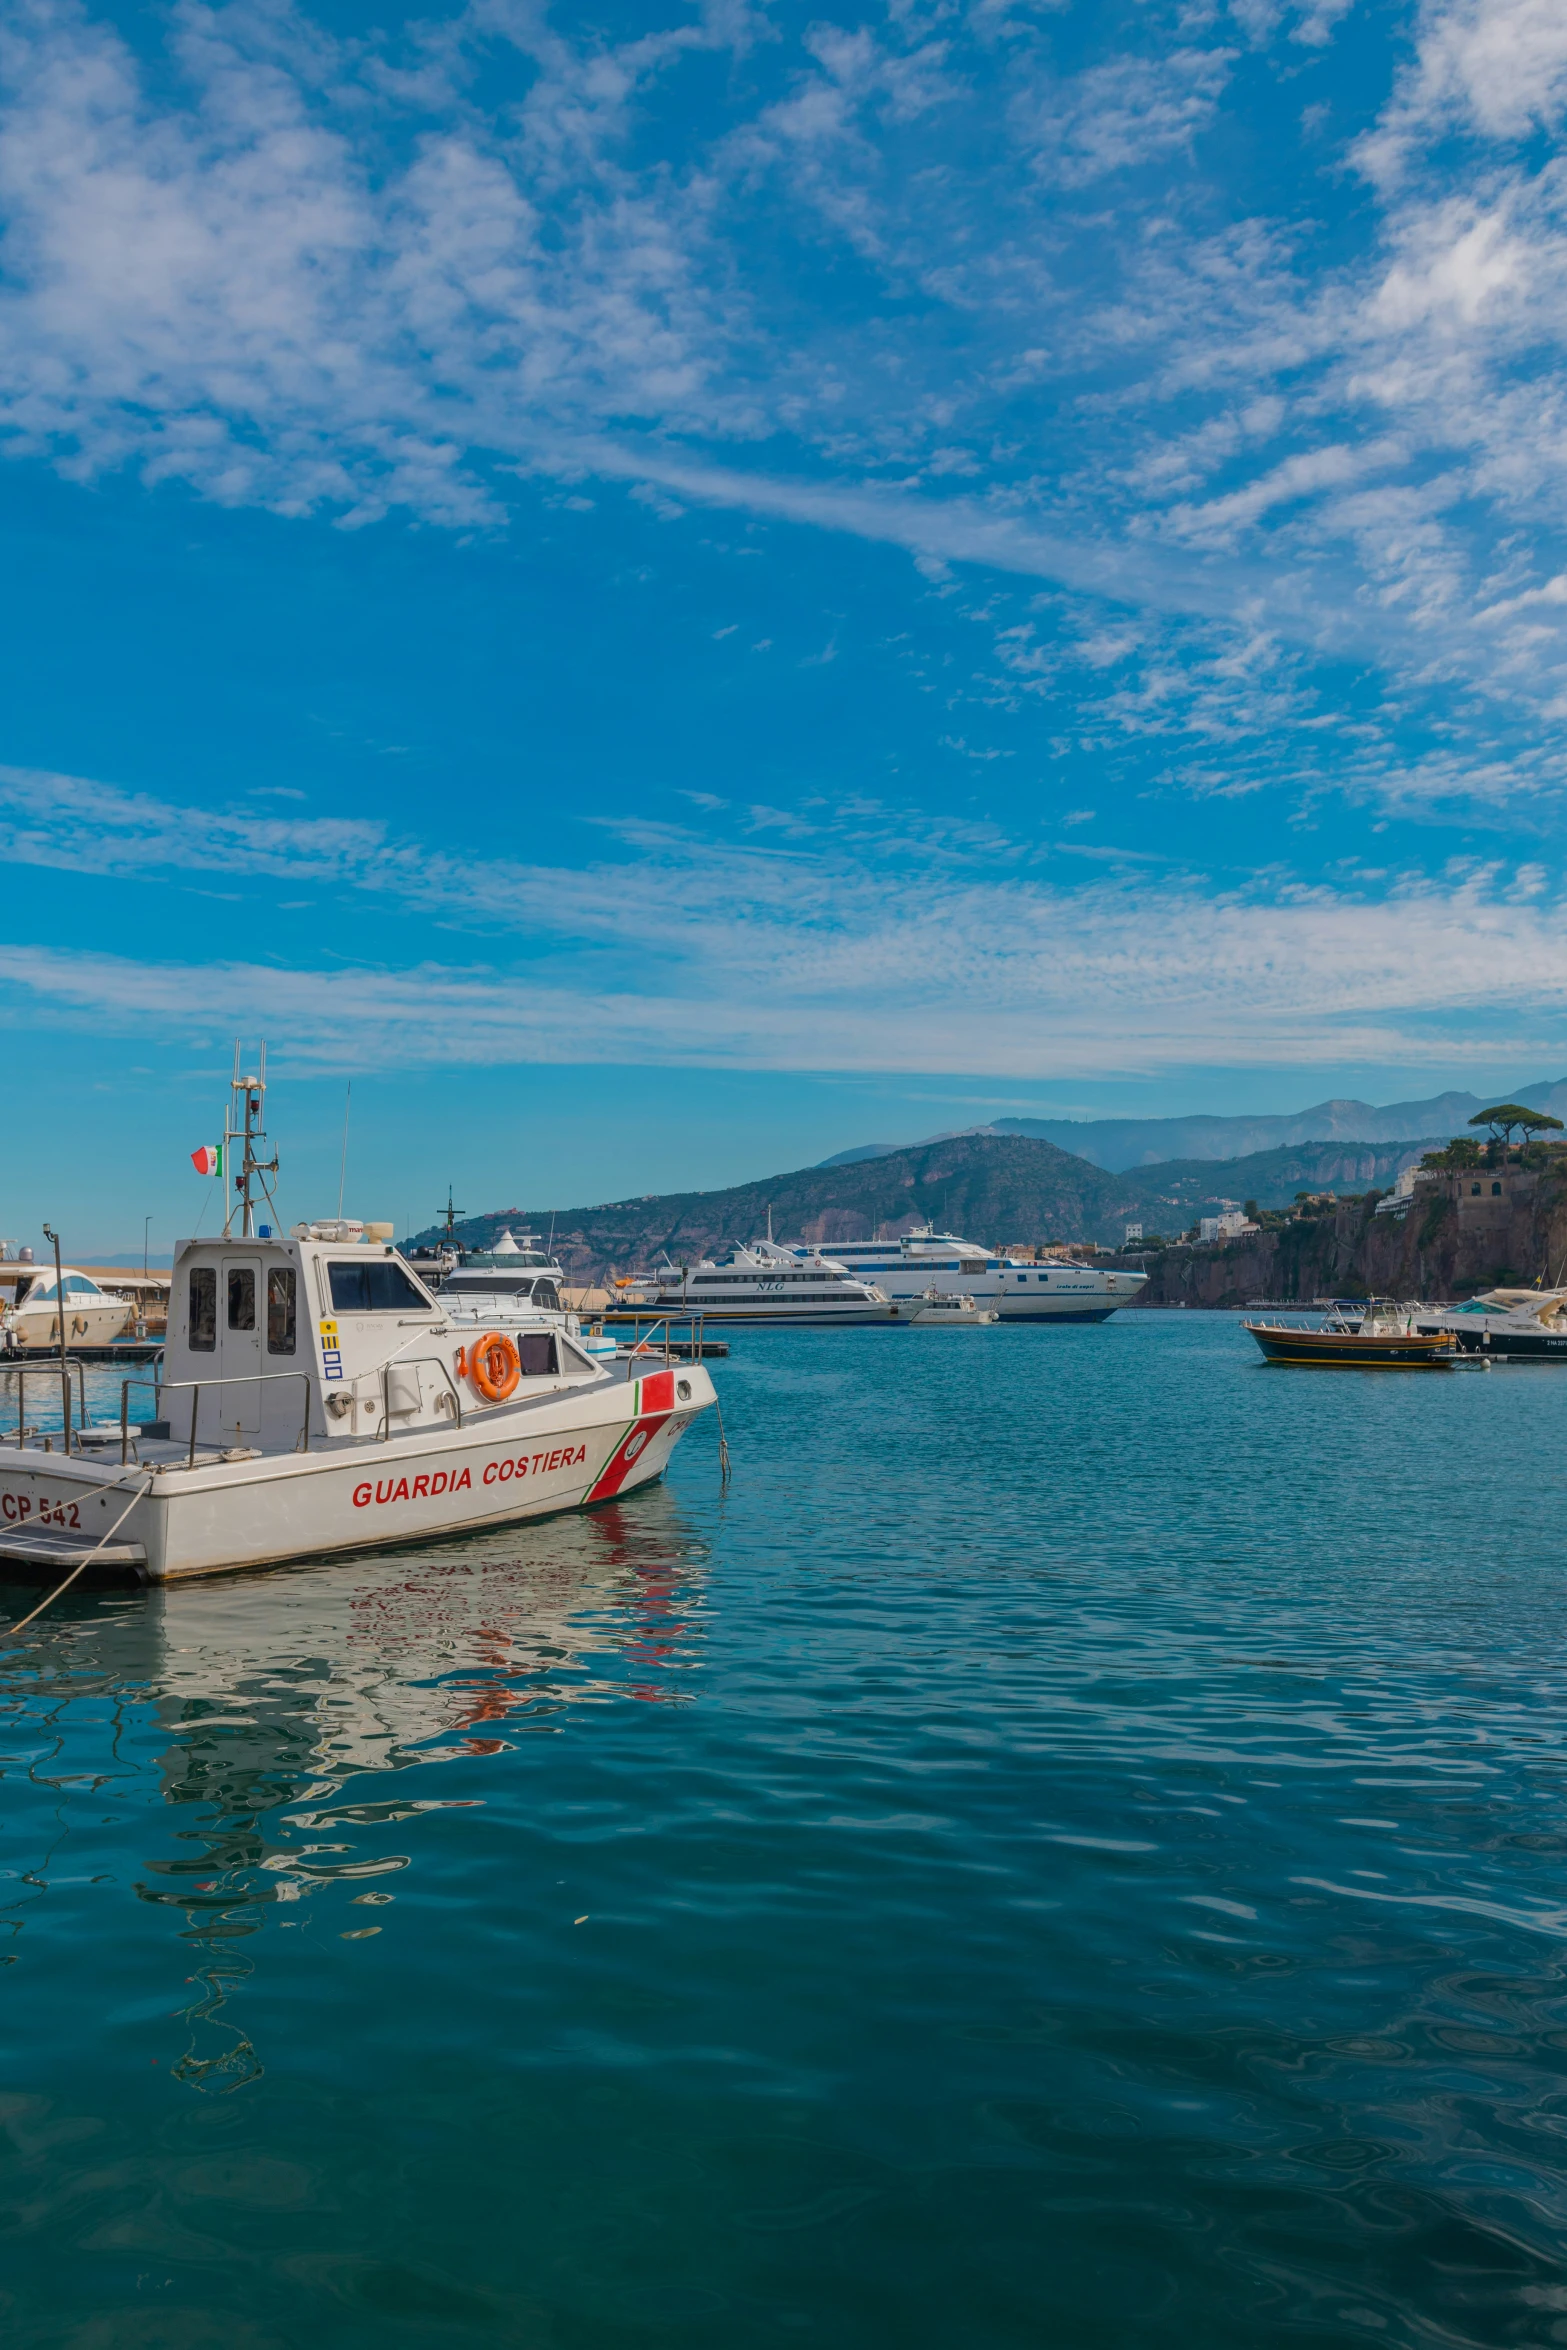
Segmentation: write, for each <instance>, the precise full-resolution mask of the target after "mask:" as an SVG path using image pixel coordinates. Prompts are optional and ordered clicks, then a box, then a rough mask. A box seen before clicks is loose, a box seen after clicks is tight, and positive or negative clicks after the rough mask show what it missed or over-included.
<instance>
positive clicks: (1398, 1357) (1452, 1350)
mask: <svg viewBox="0 0 1567 2350" xmlns="http://www.w3.org/2000/svg"><path fill="white" fill-rule="evenodd" d="M1241 1328H1242V1329H1243V1330H1249V1331H1250V1332H1251V1335H1252V1337H1253V1338H1254V1339H1255V1340H1256V1341H1257V1344H1258V1346H1259V1347H1260V1348H1261V1349H1262V1353H1263V1357H1264V1360H1265V1361H1267V1362H1270V1363H1316V1364H1327V1365H1329V1366H1336V1367H1339V1368H1348V1369H1352V1370H1360V1371H1443V1370H1447V1369H1448V1368H1449V1367H1450V1366H1451V1365H1452V1363H1453V1362H1454V1361H1455V1360H1456V1359H1457V1355H1458V1341H1457V1339H1456V1338H1455V1337H1454V1335H1453V1333H1452V1332H1451V1331H1450V1330H1429V1329H1424V1330H1423V1329H1420V1328H1418V1327H1417V1325H1416V1322H1415V1317H1414V1311H1413V1309H1411V1308H1410V1307H1408V1306H1404V1305H1400V1304H1398V1303H1397V1302H1396V1301H1395V1300H1394V1299H1392V1298H1377V1297H1339V1298H1335V1299H1334V1300H1333V1304H1332V1306H1331V1308H1330V1310H1329V1313H1328V1318H1327V1320H1326V1321H1325V1322H1318V1323H1315V1324H1308V1323H1299V1322H1243V1323H1242V1324H1241Z"/></svg>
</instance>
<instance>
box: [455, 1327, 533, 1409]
mask: <svg viewBox="0 0 1567 2350" xmlns="http://www.w3.org/2000/svg"><path fill="white" fill-rule="evenodd" d="M457 1370H458V1374H459V1376H461V1375H462V1374H463V1373H464V1372H466V1374H467V1376H468V1377H469V1378H470V1379H471V1380H472V1381H473V1383H474V1385H475V1387H477V1389H478V1390H479V1393H480V1394H481V1395H482V1396H483V1397H484V1399H485V1401H486V1403H504V1402H505V1401H506V1398H507V1397H508V1395H510V1393H511V1391H512V1389H513V1388H514V1387H515V1386H516V1384H517V1382H518V1380H519V1379H520V1378H521V1377H522V1357H521V1356H520V1355H519V1354H518V1352H517V1349H516V1348H515V1346H513V1344H512V1342H511V1340H510V1339H509V1338H508V1337H507V1336H506V1333H505V1332H504V1331H503V1330H486V1331H485V1333H484V1336H483V1337H482V1338H476V1339H475V1340H474V1342H473V1344H472V1346H470V1347H468V1348H466V1349H465V1350H464V1352H463V1353H462V1354H460V1355H459V1356H458V1357H457Z"/></svg>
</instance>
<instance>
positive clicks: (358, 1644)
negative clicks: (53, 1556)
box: [0, 1314, 1567, 2350]
mask: <svg viewBox="0 0 1567 2350" xmlns="http://www.w3.org/2000/svg"><path fill="white" fill-rule="evenodd" d="M715 1369H716V1376H717V1378H718V1380H719V1382H720V1388H721V1394H722V1398H723V1404H724V1413H725V1420H726V1424H727V1428H728V1433H729V1440H730V1444H731V1448H732V1451H733V1454H734V1462H735V1474H734V1482H733V1485H732V1487H731V1489H730V1491H729V1493H728V1495H727V1496H721V1495H720V1493H719V1489H718V1478H717V1467H716V1459H715V1445H714V1437H713V1432H712V1429H711V1425H710V1423H709V1424H708V1425H706V1426H704V1427H702V1428H699V1429H698V1430H696V1431H695V1432H693V1434H692V1435H691V1437H689V1438H688V1440H687V1442H686V1444H685V1446H684V1447H683V1448H682V1450H681V1452H680V1453H679V1454H678V1455H677V1457H676V1462H675V1466H674V1470H673V1473H672V1475H671V1477H670V1480H669V1482H668V1483H667V1484H666V1485H665V1486H664V1487H662V1488H660V1489H657V1490H655V1491H653V1492H650V1493H647V1494H645V1495H642V1496H639V1497H637V1498H636V1499H634V1500H633V1501H632V1502H630V1503H628V1504H627V1505H626V1506H625V1507H623V1508H618V1509H615V1508H612V1509H609V1510H605V1511H603V1512H601V1513H598V1514H596V1515H594V1516H592V1517H590V1518H578V1519H560V1520H555V1521H552V1522H550V1523H546V1524H543V1525H538V1526H533V1527H529V1528H523V1529H520V1530H517V1531H514V1532H511V1533H508V1534H504V1535H491V1536H487V1537H483V1538H475V1539H468V1540H465V1541H462V1542H459V1543H456V1544H453V1545H449V1546H447V1547H444V1548H436V1549H429V1550H422V1551H404V1552H401V1553H397V1554H382V1555H379V1556H373V1557H367V1558H362V1559H358V1560H354V1561H350V1562H348V1563H336V1564H329V1565H322V1566H319V1567H303V1568H293V1569H288V1570H283V1571H280V1572H275V1573H272V1574H269V1575H259V1576H250V1577H246V1578H243V1579H236V1580H234V1581H232V1582H227V1583H219V1584H211V1585H207V1586H204V1587H201V1586H198V1587H196V1588H192V1589H186V1590H182V1591H176V1592H174V1593H171V1594H160V1593H156V1592H153V1593H127V1592H105V1593H84V1594H82V1595H80V1596H77V1595H72V1596H71V1597H69V1598H67V1599H65V1600H64V1601H62V1602H61V1603H59V1605H58V1606H57V1608H56V1609H55V1610H54V1611H52V1612H51V1613H50V1614H48V1615H46V1616H44V1617H43V1619H42V1620H41V1622H40V1623H39V1624H38V1625H37V1626H35V1627H34V1628H33V1629H32V1630H31V1631H29V1632H27V1633H25V1634H23V1635H22V1636H21V1638H20V1640H12V1641H8V1642H0V1699H3V1704H4V1712H3V1719H0V1764H3V1774H4V1775H3V1780H0V1818H3V1828H4V1845H3V1852H0V1859H3V1862H4V1875H3V1881H0V1934H3V1940H0V1954H3V1959H4V1961H5V1963H4V1964H3V1965H0V2017H3V2029H4V2035H5V2037H4V2065H3V2073H0V2124H3V2130H0V2241H3V2245H4V2257H3V2260H0V2320H3V2323H4V2330H5V2336H6V2339H7V2341H8V2343H9V2344H12V2345H15V2346H16V2350H31V2346H34V2345H56V2344H58V2345H70V2350H132V2346H134V2350H218V2346H219V2345H222V2346H223V2350H270V2346H272V2345H290V2346H298V2350H305V2346H306V2345H310V2346H315V2345H320V2344H331V2345H334V2346H335V2345H343V2346H344V2350H359V2346H360V2345H363V2346H364V2350H370V2346H371V2345H376V2346H381V2345H386V2344H394V2345H395V2344H399V2343H408V2344H415V2343H417V2344H421V2345H423V2344H431V2345H447V2344H449V2345H452V2346H453V2350H457V2346H458V2345H463V2346H466V2345H474V2346H476V2350H477V2346H479V2345H490V2344H494V2345H511V2344H515V2345H519V2346H523V2345H525V2346H526V2350H600V2346H605V2350H608V2346H610V2345H617V2344H622V2343H624V2344H628V2345H630V2344H638V2343H644V2342H646V2343H652V2342H667V2341H674V2340H679V2341H680V2342H682V2343H683V2344H684V2343H696V2344H701V2343H711V2344H715V2345H718V2344H722V2345H725V2346H728V2345H733V2344H742V2345H744V2344H752V2343H756V2344H769V2343H775V2342H777V2343H787V2342H793V2341H802V2342H807V2341H808V2342H815V2343H818V2344H823V2345H827V2344H831V2345H844V2346H845V2350H848V2346H849V2345H854V2346H855V2350H859V2346H861V2345H880V2344H888V2345H894V2344H895V2345H898V2346H899V2350H924V2346H926V2345H929V2346H931V2350H935V2346H937V2345H939V2346H941V2350H950V2346H953V2345H965V2346H967V2345H995V2346H997V2350H1001V2346H1011V2345H1025V2344H1027V2345H1033V2344H1038V2343H1050V2344H1057V2343H1059V2344H1064V2345H1078V2344H1081V2345H1100V2344H1105V2345H1109V2344H1119V2343H1123V2342H1128V2341H1133V2340H1144V2339H1146V2340H1149V2341H1158V2342H1159V2343H1161V2344H1172V2343H1174V2344H1183V2345H1184V2344H1191V2345H1198V2344H1201V2345H1205V2346H1211V2345H1236V2346H1240V2345H1247V2346H1254V2345H1257V2344H1259V2343H1273V2342H1293V2341H1296V2340H1299V2341H1302V2342H1306V2341H1309V2342H1312V2343H1318V2344H1320V2343H1331V2342H1352V2341H1353V2342H1363V2341H1365V2340H1367V2339H1369V2338H1371V2337H1373V2336H1375V2337H1378V2338H1380V2339H1382V2340H1384V2341H1389V2342H1418V2343H1430V2344H1432V2345H1442V2346H1443V2350H1450V2346H1453V2345H1463V2344H1470V2343H1476V2344H1478V2343H1484V2344H1493V2343H1509V2344H1511V2343H1517V2344H1536V2343H1546V2342H1553V2341H1567V2250H1564V2246H1567V2236H1564V2223H1567V2178H1564V2158H1567V1975H1564V1962H1567V1867H1564V1862H1567V1804H1564V1794H1567V1784H1564V1781H1567V1773H1564V1758H1563V1722H1564V1697H1567V1655H1564V1626H1567V1609H1564V1604H1563V1596H1564V1581H1567V1567H1564V1560H1563V1523H1564V1521H1563V1510H1562V1501H1563V1484H1564V1469H1563V1443H1562V1429H1563V1422H1564V1415H1567V1374H1563V1373H1561V1372H1560V1371H1552V1370H1549V1369H1546V1370H1541V1371H1529V1370H1510V1371H1497V1372H1493V1373H1490V1374H1456V1373H1455V1374H1453V1375H1450V1376H1440V1375H1425V1376H1405V1377H1399V1376H1396V1375H1388V1374H1381V1375H1378V1374H1374V1373H1373V1374H1356V1373H1338V1374H1324V1373H1313V1372H1292V1371H1277V1370H1275V1371H1269V1370H1266V1369H1264V1368H1262V1367H1261V1366H1259V1365H1258V1364H1257V1362H1256V1360H1255V1357H1254V1353H1253V1350H1252V1348H1251V1344H1250V1341H1249V1340H1247V1339H1246V1338H1245V1336H1244V1334H1243V1333H1242V1332H1241V1331H1240V1330H1239V1329H1238V1328H1237V1326H1236V1324H1235V1322H1234V1321H1232V1320H1231V1319H1229V1318H1228V1317H1220V1316H1204V1315H1197V1314H1191V1315H1161V1314H1147V1315H1142V1316H1138V1315H1125V1316H1123V1317H1122V1318H1121V1319H1120V1320H1118V1321H1116V1322H1114V1323H1111V1324H1109V1325H1107V1326H1105V1327H1103V1328H1100V1329H1064V1330H1053V1331H1052V1330H1047V1329H1010V1330H997V1331H989V1332H984V1331H979V1332H975V1331H970V1332H928V1333H927V1332H911V1331H907V1330H900V1331H876V1330H869V1331H843V1332H831V1333H820V1334H816V1333H806V1332H768V1333H757V1334H742V1335H737V1337H736V1340H735V1351H734V1353H733V1355H732V1356H731V1358H730V1360H729V1361H728V1362H727V1363H726V1364H720V1365H718V1366H716V1367H715ZM27 1603H28V1595H27V1594H26V1593H25V1592H22V1591H18V1590H14V1589H13V1590H10V1591H5V1592H0V1606H3V1610H4V1613H5V1614H6V1615H7V1616H9V1617H11V1618H13V1619H14V1617H15V1616H17V1615H19V1614H20V1613H22V1612H24V1610H25V1607H26V1605H27Z"/></svg>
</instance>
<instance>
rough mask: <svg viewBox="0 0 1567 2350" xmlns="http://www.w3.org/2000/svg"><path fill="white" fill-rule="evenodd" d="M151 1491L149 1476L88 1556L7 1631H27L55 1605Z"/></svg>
mask: <svg viewBox="0 0 1567 2350" xmlns="http://www.w3.org/2000/svg"><path fill="white" fill-rule="evenodd" d="M151 1491H152V1479H151V1478H150V1477H149V1478H148V1479H147V1482H146V1484H145V1485H138V1486H137V1488H136V1491H135V1492H134V1493H133V1494H132V1495H131V1498H130V1500H129V1501H128V1502H127V1503H126V1505H125V1507H124V1509H122V1510H121V1512H120V1514H119V1516H118V1517H117V1518H116V1519H115V1521H114V1524H113V1525H112V1526H111V1527H110V1528H109V1531H108V1533H107V1534H100V1535H99V1537H98V1539H97V1541H96V1542H95V1543H94V1544H93V1546H92V1548H91V1550H90V1551H88V1553H87V1555H86V1557H85V1558H82V1559H78V1560H77V1562H76V1565H75V1566H74V1567H73V1568H72V1569H71V1571H70V1573H69V1574H68V1575H67V1576H66V1578H65V1581H64V1582H63V1583H57V1584H56V1585H55V1587H54V1589H53V1590H52V1591H51V1592H49V1593H47V1594H46V1596H45V1597H44V1598H42V1599H41V1600H40V1601H39V1602H38V1605H37V1606H36V1607H35V1608H34V1610H33V1612H32V1614H31V1615H30V1616H24V1617H23V1618H22V1620H21V1622H20V1623H19V1624H10V1625H8V1626H7V1631H8V1632H9V1633H10V1634H12V1635H14V1634H16V1633H18V1632H25V1631H26V1630H27V1627H28V1625H29V1624H32V1623H36V1621H37V1619H38V1618H39V1617H40V1616H41V1615H42V1614H43V1612H44V1609H45V1608H46V1607H53V1605H54V1603H55V1601H56V1600H57V1599H58V1598H59V1596H60V1594H61V1592H62V1591H69V1590H70V1588H71V1585H72V1584H73V1583H74V1582H75V1581H76V1578H77V1576H78V1575H79V1574H80V1573H81V1571H82V1569H83V1567H88V1566H91V1564H92V1562H93V1560H94V1559H95V1558H96V1557H97V1556H98V1553H99V1551H100V1550H102V1548H103V1546H104V1544H105V1543H106V1542H112V1541H113V1540H114V1537H115V1535H116V1534H118V1532H119V1531H120V1528H121V1527H122V1526H123V1525H124V1523H125V1521H126V1519H127V1518H128V1517H129V1516H130V1514H131V1512H132V1510H133V1509H134V1508H135V1507H136V1504H137V1503H138V1502H139V1501H140V1500H141V1498H142V1496H143V1495H144V1494H147V1493H150V1492H151Z"/></svg>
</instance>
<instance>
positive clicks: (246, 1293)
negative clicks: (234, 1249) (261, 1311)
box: [229, 1265, 256, 1330]
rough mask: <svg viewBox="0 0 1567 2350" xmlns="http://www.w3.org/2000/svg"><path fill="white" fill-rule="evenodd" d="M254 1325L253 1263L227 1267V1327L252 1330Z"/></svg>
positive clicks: (254, 1272) (254, 1276) (254, 1271)
mask: <svg viewBox="0 0 1567 2350" xmlns="http://www.w3.org/2000/svg"><path fill="white" fill-rule="evenodd" d="M255 1327H256V1268H255V1266H254V1265H230V1267H229V1328H230V1329H231V1330H254V1328H255Z"/></svg>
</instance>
